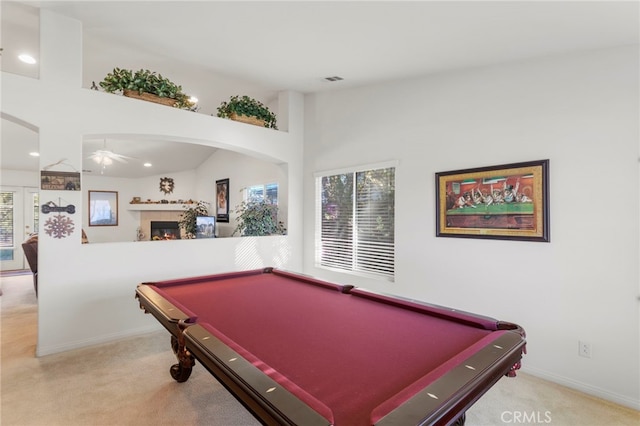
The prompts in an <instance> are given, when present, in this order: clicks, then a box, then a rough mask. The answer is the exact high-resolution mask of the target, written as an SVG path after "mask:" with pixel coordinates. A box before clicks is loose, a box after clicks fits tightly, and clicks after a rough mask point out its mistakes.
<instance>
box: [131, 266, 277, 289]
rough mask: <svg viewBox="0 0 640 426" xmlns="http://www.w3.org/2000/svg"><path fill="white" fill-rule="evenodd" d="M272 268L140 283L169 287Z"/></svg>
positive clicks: (228, 277) (240, 275)
mask: <svg viewBox="0 0 640 426" xmlns="http://www.w3.org/2000/svg"><path fill="white" fill-rule="evenodd" d="M272 270H273V268H271V267H269V268H262V269H251V270H248V271H236V272H225V273H222V274H212V275H200V276H197V277H187V278H176V279H173V280H164V281H153V282H145V283H142V284H146V285H152V286H155V287H158V288H162V287H171V286H175V285H180V284H198V283H205V282H212V281H224V280H231V279H236V278H242V277H248V276H251V275H260V274H265V273H271V272H272Z"/></svg>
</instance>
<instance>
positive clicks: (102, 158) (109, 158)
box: [87, 139, 133, 170]
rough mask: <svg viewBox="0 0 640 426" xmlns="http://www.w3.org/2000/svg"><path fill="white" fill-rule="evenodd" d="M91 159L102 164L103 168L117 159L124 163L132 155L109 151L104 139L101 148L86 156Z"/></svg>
mask: <svg viewBox="0 0 640 426" xmlns="http://www.w3.org/2000/svg"><path fill="white" fill-rule="evenodd" d="M87 158H89V159H91V160H93V161H95V162H96V163H97V164H99V165H101V166H102V170H104V169H105V168H106V167H107V166H110V165H111V164H113V161H114V160H115V161H118V162H120V163H126V162H127V160H130V159H133V157H127V156H126V155H122V154H116V153H115V152H113V151H109V150H108V149H107V140H106V139H105V140H104V143H103V145H102V149H98V150H96V151H94V152H92V153H91V155H89V157H87Z"/></svg>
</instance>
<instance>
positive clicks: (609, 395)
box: [521, 366, 640, 411]
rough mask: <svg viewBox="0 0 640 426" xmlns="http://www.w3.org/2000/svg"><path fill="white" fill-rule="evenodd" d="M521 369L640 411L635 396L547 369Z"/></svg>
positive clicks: (639, 404) (638, 401)
mask: <svg viewBox="0 0 640 426" xmlns="http://www.w3.org/2000/svg"><path fill="white" fill-rule="evenodd" d="M521 371H522V372H524V373H527V374H530V375H532V376H535V377H538V378H540V379H544V380H548V381H550V382H553V383H556V384H558V385H561V386H566V387H568V388H571V389H574V390H577V391H579V392H582V393H585V394H587V395H591V396H595V397H597V398H601V399H604V400H607V401H609V402H613V403H615V404H618V405H622V406H624V407H628V408H631V409H634V410H638V411H640V400H634V399H633V398H630V397H628V396H625V395H620V394H617V393H615V392H611V391H608V390H606V389H602V388H598V387H595V386H592V385H589V384H587V383H582V382H579V381H576V380H573V379H569V378H568V377H563V376H558V375H557V374H552V373H549V372H547V371H543V370H538V369H535V368H530V367H529V368H527V367H525V366H523V367H522V370H521Z"/></svg>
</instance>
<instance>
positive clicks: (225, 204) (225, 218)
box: [216, 179, 229, 222]
mask: <svg viewBox="0 0 640 426" xmlns="http://www.w3.org/2000/svg"><path fill="white" fill-rule="evenodd" d="M216 220H217V221H218V222H229V179H220V180H217V181H216Z"/></svg>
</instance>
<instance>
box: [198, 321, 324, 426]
mask: <svg viewBox="0 0 640 426" xmlns="http://www.w3.org/2000/svg"><path fill="white" fill-rule="evenodd" d="M185 339H186V342H187V346H188V347H189V348H190V349H191V352H192V353H193V355H194V356H195V357H196V359H198V361H200V363H201V364H202V365H203V366H204V367H205V368H206V369H207V370H208V371H209V372H210V373H211V374H212V375H213V376H214V377H215V378H216V379H217V380H218V381H219V382H220V383H221V384H222V385H223V386H224V387H225V388H227V389H228V390H229V391H230V392H231V394H233V395H234V396H235V397H236V399H237V400H238V401H240V402H241V403H242V404H243V405H244V406H245V407H246V408H247V409H248V410H249V411H251V412H252V413H253V415H254V416H255V417H256V418H258V419H260V421H261V422H262V423H263V424H267V425H290V426H294V425H305V426H307V425H308V426H329V425H331V424H333V414H332V413H331V410H330V409H329V408H328V407H326V406H324V405H322V409H323V411H324V415H325V416H326V417H328V418H329V419H327V418H325V416H323V415H321V414H320V413H318V412H317V411H315V410H314V409H313V408H312V407H311V406H310V405H308V404H307V403H305V402H303V401H302V400H300V399H299V398H298V397H297V396H295V395H294V394H293V393H291V392H289V391H288V390H287V389H285V388H284V387H283V386H282V385H280V384H279V383H278V382H277V381H275V380H274V379H272V378H271V377H269V376H268V375H267V374H265V373H264V372H263V371H262V370H260V369H259V368H258V367H256V366H255V365H253V364H252V363H251V361H249V360H247V359H246V358H244V357H242V356H241V355H240V354H238V353H237V352H236V351H234V350H233V349H232V348H231V347H229V346H228V345H227V344H225V343H224V342H222V341H221V340H220V339H218V338H217V337H216V336H214V335H212V334H211V333H210V332H209V331H208V330H207V329H206V328H204V327H202V326H201V325H200V324H197V325H195V326H193V327H189V328H188V329H187V330H185ZM317 403H319V404H321V403H320V402H319V401H317Z"/></svg>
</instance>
